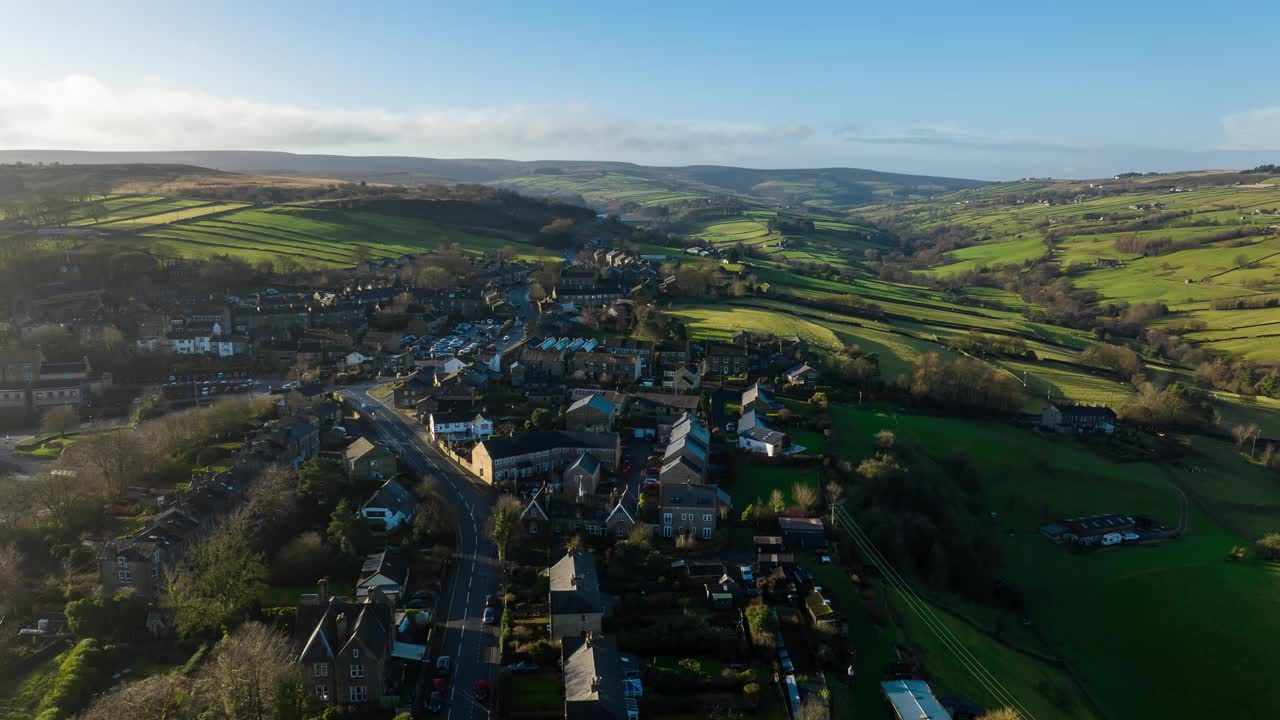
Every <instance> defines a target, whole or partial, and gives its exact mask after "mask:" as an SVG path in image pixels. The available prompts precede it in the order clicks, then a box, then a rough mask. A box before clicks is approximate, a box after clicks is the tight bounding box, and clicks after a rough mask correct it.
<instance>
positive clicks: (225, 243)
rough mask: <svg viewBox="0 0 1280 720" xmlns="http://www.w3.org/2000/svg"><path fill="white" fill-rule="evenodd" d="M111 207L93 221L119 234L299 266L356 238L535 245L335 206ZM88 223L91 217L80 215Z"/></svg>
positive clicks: (339, 262)
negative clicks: (290, 260)
mask: <svg viewBox="0 0 1280 720" xmlns="http://www.w3.org/2000/svg"><path fill="white" fill-rule="evenodd" d="M106 202H107V203H108V204H109V205H108V207H109V209H110V212H111V215H110V216H109V217H107V218H104V220H103V221H102V222H101V223H99V224H95V225H94V226H95V227H97V228H100V229H102V230H104V231H113V232H116V233H119V232H124V233H125V234H124V235H121V236H120V238H119V240H118V241H119V242H121V243H124V244H128V245H132V246H137V245H139V244H145V245H146V246H147V247H152V248H160V249H164V250H166V251H168V252H170V253H173V254H176V255H181V256H187V257H209V256H212V255H218V254H230V255H234V256H238V257H241V258H244V259H246V260H249V261H251V262H258V261H273V260H276V259H278V258H281V257H291V258H294V259H295V260H296V261H298V262H299V263H301V264H302V265H304V266H316V267H334V266H350V265H351V264H353V263H354V260H353V259H352V258H353V257H354V255H353V253H354V250H355V248H356V246H365V247H367V248H369V251H370V257H373V258H380V257H398V256H400V255H404V254H416V253H422V252H430V251H434V250H436V249H438V248H440V247H442V246H448V245H452V244H455V243H456V244H458V245H459V246H460V247H462V249H463V250H465V251H469V252H484V251H487V250H492V249H496V248H499V247H504V246H506V247H512V248H513V249H515V250H516V257H518V258H522V259H527V260H536V259H538V258H539V257H540V256H539V254H538V252H537V249H536V248H534V247H532V246H530V245H528V244H525V243H522V242H517V241H513V240H510V239H507V238H504V237H500V236H498V235H496V234H495V235H486V234H484V231H483V230H477V231H467V230H460V229H458V228H454V227H444V226H441V225H438V224H435V223H432V222H429V221H425V220H419V219H416V218H407V217H397V216H390V215H378V214H374V213H363V212H350V211H345V210H339V209H326V208H316V207H303V206H288V205H280V206H276V207H271V208H255V207H253V206H250V205H246V204H241V203H209V202H202V201H197V200H185V199H173V198H156V197H152V196H123V197H119V198H112V199H109V200H108V201H106ZM82 222H85V223H87V224H92V221H91V220H88V221H82Z"/></svg>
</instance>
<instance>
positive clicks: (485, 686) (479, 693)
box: [476, 680, 489, 703]
mask: <svg viewBox="0 0 1280 720" xmlns="http://www.w3.org/2000/svg"><path fill="white" fill-rule="evenodd" d="M476 702H478V703H487V702H489V681H488V680H481V681H480V682H477V683H476Z"/></svg>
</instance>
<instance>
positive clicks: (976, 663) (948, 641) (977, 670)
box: [833, 505, 1035, 720]
mask: <svg viewBox="0 0 1280 720" xmlns="http://www.w3.org/2000/svg"><path fill="white" fill-rule="evenodd" d="M833 507H834V509H835V512H834V513H833V517H834V518H836V519H837V520H838V522H836V523H835V524H836V526H837V527H839V526H840V525H841V524H843V525H845V527H843V528H842V529H843V530H845V532H846V533H848V535H849V538H850V539H852V540H853V541H854V543H855V544H856V545H857V546H858V548H859V549H860V550H861V551H862V552H863V553H864V554H865V555H866V556H867V558H868V559H870V560H871V561H873V562H875V563H876V564H877V565H878V566H879V567H880V568H881V570H882V572H883V573H884V577H885V579H886V580H888V582H889V584H890V585H891V586H892V587H893V589H894V590H897V591H898V593H899V594H900V595H901V596H902V597H903V599H904V600H905V601H906V602H907V604H908V606H909V607H910V608H911V609H912V610H914V611H915V612H916V614H917V615H918V616H919V617H920V619H921V620H922V621H923V622H924V623H925V626H926V627H927V628H929V630H930V631H931V632H932V633H933V634H934V636H935V637H937V638H938V640H939V641H940V642H941V643H942V644H943V646H944V647H946V648H947V650H949V651H950V652H951V653H952V654H953V655H955V657H956V659H957V660H959V661H960V663H961V664H962V665H963V666H964V667H965V669H966V670H968V671H969V673H970V674H971V675H973V677H974V679H975V680H977V681H978V683H979V684H980V685H982V687H983V688H984V689H985V690H986V691H987V692H989V693H990V694H991V696H992V697H993V698H994V699H995V700H996V701H997V702H999V703H1001V704H1005V705H1008V706H1009V707H1012V708H1014V709H1015V710H1017V711H1018V712H1019V713H1020V714H1021V715H1022V717H1023V718H1025V719H1026V720H1035V716H1034V715H1032V714H1031V713H1030V712H1029V711H1028V710H1027V709H1026V706H1024V705H1023V704H1022V703H1021V702H1019V701H1018V699H1017V697H1016V696H1015V695H1014V694H1013V693H1012V692H1011V691H1010V690H1009V689H1008V688H1007V687H1005V685H1004V684H1003V683H1002V682H1000V680H999V679H998V678H997V677H996V676H995V675H994V674H993V673H992V672H991V671H990V670H988V669H987V668H986V666H985V665H983V664H982V662H981V661H980V660H978V658H977V657H975V656H974V655H973V653H971V652H970V651H969V649H968V648H966V647H965V645H964V643H963V642H962V641H961V640H960V639H959V638H957V637H956V636H955V634H954V633H952V632H951V629H950V628H948V627H947V625H946V623H945V622H944V621H943V620H942V619H941V618H940V617H938V615H937V614H936V613H935V612H934V611H933V609H932V608H931V607H930V606H929V604H928V603H927V602H926V601H925V600H924V599H922V598H921V597H920V596H919V594H918V593H916V592H915V590H913V589H912V588H911V585H910V584H909V583H908V582H907V581H906V580H905V579H904V578H903V577H902V576H901V575H900V574H899V573H898V571H897V569H896V568H894V566H893V564H892V563H890V562H889V560H888V559H887V558H885V557H884V555H883V554H882V553H881V552H880V551H879V549H877V548H876V546H875V544H874V543H873V542H872V541H871V538H870V537H869V536H867V535H866V533H865V532H864V531H863V530H862V528H861V527H860V526H859V525H858V523H857V521H855V520H854V519H853V517H852V516H851V515H850V514H849V512H848V510H846V509H845V508H843V507H841V506H839V505H833Z"/></svg>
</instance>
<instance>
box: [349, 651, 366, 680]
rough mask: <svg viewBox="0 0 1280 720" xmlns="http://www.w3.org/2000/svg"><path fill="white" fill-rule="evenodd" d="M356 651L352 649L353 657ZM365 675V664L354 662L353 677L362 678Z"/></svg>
mask: <svg viewBox="0 0 1280 720" xmlns="http://www.w3.org/2000/svg"><path fill="white" fill-rule="evenodd" d="M355 652H356V651H354V650H352V651H351V654H352V657H354V656H355ZM364 676H365V671H364V666H363V665H361V664H359V663H356V664H353V665H352V666H351V677H353V678H362V677H364Z"/></svg>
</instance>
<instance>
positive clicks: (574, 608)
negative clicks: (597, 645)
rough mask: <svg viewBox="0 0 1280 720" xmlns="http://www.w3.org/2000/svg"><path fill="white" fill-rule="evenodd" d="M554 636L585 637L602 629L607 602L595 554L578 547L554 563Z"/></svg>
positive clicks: (549, 574) (552, 621)
mask: <svg viewBox="0 0 1280 720" xmlns="http://www.w3.org/2000/svg"><path fill="white" fill-rule="evenodd" d="M548 576H549V577H550V580H551V598H550V604H551V637H552V638H554V639H556V640H562V639H564V638H580V637H585V636H586V635H587V634H588V633H595V634H599V633H600V626H601V621H602V618H603V614H604V603H603V601H602V600H601V598H600V578H599V576H598V574H597V573H596V558H595V556H594V555H592V554H591V553H588V552H583V551H581V550H575V551H572V552H570V553H568V554H566V555H565V556H564V557H562V558H560V561H559V562H557V563H556V564H555V565H552V566H551V569H550V571H549V572H548Z"/></svg>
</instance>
